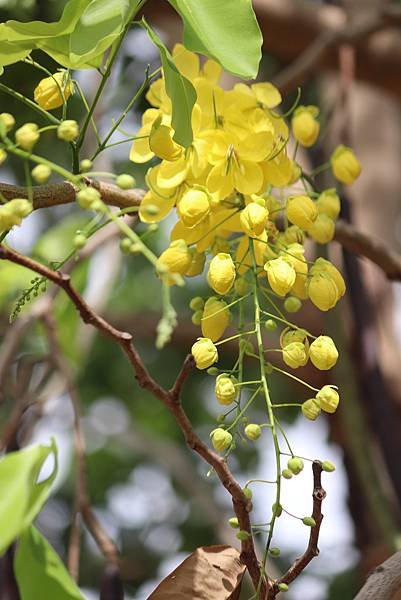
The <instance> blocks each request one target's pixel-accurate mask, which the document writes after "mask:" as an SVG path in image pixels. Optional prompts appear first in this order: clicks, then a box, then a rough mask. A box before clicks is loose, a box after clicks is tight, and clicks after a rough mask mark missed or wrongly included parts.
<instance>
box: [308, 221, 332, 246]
mask: <svg viewBox="0 0 401 600" xmlns="http://www.w3.org/2000/svg"><path fill="white" fill-rule="evenodd" d="M334 229H335V225H334V221H333V220H332V219H330V217H328V216H327V215H324V214H319V215H318V216H317V219H316V221H315V222H314V223H312V225H311V226H310V227H309V228H308V230H307V231H308V234H309V235H310V237H311V238H312V239H313V240H315V242H318V243H319V244H328V243H329V242H331V240H332V239H333V237H334Z"/></svg>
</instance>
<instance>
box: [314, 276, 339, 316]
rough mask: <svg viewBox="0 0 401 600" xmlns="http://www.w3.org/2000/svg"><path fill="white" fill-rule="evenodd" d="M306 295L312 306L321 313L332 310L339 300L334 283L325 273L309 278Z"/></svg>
mask: <svg viewBox="0 0 401 600" xmlns="http://www.w3.org/2000/svg"><path fill="white" fill-rule="evenodd" d="M308 295H309V298H310V299H311V300H312V302H313V304H314V305H315V306H317V307H318V308H319V309H320V310H323V311H327V310H330V308H333V307H334V306H335V305H336V304H337V301H338V299H339V295H338V289H337V286H336V284H335V281H334V279H333V278H332V277H330V275H328V274H326V273H317V274H316V275H313V276H312V277H311V279H310V280H309V283H308Z"/></svg>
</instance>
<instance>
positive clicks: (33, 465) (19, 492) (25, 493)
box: [0, 442, 57, 554]
mask: <svg viewBox="0 0 401 600" xmlns="http://www.w3.org/2000/svg"><path fill="white" fill-rule="evenodd" d="M50 454H53V455H54V467H53V470H52V473H51V475H50V476H49V477H48V478H47V479H46V480H45V481H42V482H41V483H37V479H38V475H39V473H40V470H41V468H42V466H43V464H44V462H45V460H46V459H47V457H48V456H49V455H50ZM56 473H57V448H56V446H55V443H54V442H52V444H51V446H49V447H48V446H39V445H37V446H31V447H29V448H25V449H24V450H19V451H17V452H11V453H10V454H7V455H6V456H5V457H4V458H2V459H1V461H0V489H1V490H2V491H3V493H2V494H0V554H2V553H3V552H4V550H6V548H7V547H8V546H9V545H10V543H11V542H12V541H13V540H15V538H17V537H18V536H19V535H20V533H21V532H22V531H23V530H24V529H26V528H27V527H28V526H29V525H30V523H31V522H32V521H33V519H34V518H35V517H36V515H37V514H38V512H39V511H40V509H41V508H42V506H43V504H44V502H45V501H46V499H47V498H48V496H49V493H50V486H51V484H52V482H53V481H54V478H55V476H56Z"/></svg>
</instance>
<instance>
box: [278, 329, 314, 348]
mask: <svg viewBox="0 0 401 600" xmlns="http://www.w3.org/2000/svg"><path fill="white" fill-rule="evenodd" d="M292 342H301V343H302V344H306V345H307V344H308V343H309V342H308V334H307V332H306V331H305V329H290V327H286V328H285V329H284V330H283V331H282V332H281V335H280V346H281V347H282V348H284V347H285V346H288V344H291V343H292ZM307 347H309V346H307Z"/></svg>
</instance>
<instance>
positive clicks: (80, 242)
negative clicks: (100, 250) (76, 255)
mask: <svg viewBox="0 0 401 600" xmlns="http://www.w3.org/2000/svg"><path fill="white" fill-rule="evenodd" d="M86 242H87V237H86V235H85V234H83V233H77V234H76V235H75V236H74V239H73V242H72V243H73V245H74V248H75V249H76V250H81V248H83V247H84V246H85V244H86Z"/></svg>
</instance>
